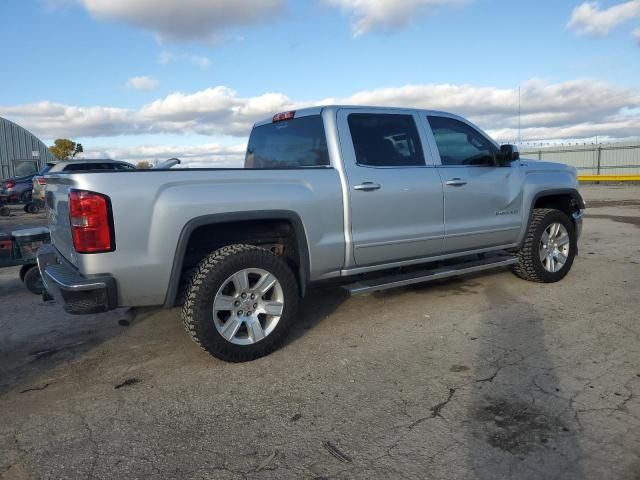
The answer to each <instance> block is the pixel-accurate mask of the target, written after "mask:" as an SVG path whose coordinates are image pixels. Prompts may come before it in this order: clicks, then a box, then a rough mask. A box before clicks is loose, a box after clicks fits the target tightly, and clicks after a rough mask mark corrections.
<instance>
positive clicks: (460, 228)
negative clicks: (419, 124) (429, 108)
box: [428, 115, 524, 253]
mask: <svg viewBox="0 0 640 480" xmlns="http://www.w3.org/2000/svg"><path fill="white" fill-rule="evenodd" d="M428 123H429V125H430V127H431V131H432V132H433V137H434V140H435V144H436V146H437V149H438V153H439V156H440V165H439V166H438V167H437V169H438V170H439V172H440V175H441V177H442V181H443V184H444V205H445V207H444V212H445V213H444V216H445V240H444V250H445V252H447V253H451V252H457V251H464V250H473V249H481V248H489V247H496V246H503V245H509V244H512V243H514V242H516V241H517V238H518V235H519V233H520V227H521V226H522V219H523V214H522V202H523V196H522V194H523V188H522V187H523V183H524V174H523V169H521V168H520V167H519V165H518V164H517V163H516V164H509V165H506V166H497V165H496V163H495V153H496V152H497V150H498V148H497V146H496V145H495V144H494V143H493V142H491V141H490V140H489V139H488V138H487V137H486V136H485V135H483V134H482V133H481V132H480V131H478V130H477V129H475V128H474V127H473V126H472V125H470V124H468V123H466V122H462V121H460V120H458V119H456V118H452V117H447V116H435V115H433V116H432V115H430V116H429V117H428Z"/></svg>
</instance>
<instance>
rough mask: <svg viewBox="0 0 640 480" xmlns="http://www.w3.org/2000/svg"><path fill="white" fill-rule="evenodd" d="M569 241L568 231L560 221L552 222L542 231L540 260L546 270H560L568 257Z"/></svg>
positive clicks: (551, 271) (552, 271)
mask: <svg viewBox="0 0 640 480" xmlns="http://www.w3.org/2000/svg"><path fill="white" fill-rule="evenodd" d="M570 249H571V241H570V238H569V232H567V229H566V228H565V226H564V225H562V224H561V223H557V222H556V223H552V224H551V225H549V226H548V227H547V228H545V229H544V232H542V237H541V238H540V261H541V262H542V266H543V267H544V269H545V270H546V271H547V272H550V273H555V272H558V271H560V270H562V267H564V265H565V264H566V263H567V259H568V258H569V250H570Z"/></svg>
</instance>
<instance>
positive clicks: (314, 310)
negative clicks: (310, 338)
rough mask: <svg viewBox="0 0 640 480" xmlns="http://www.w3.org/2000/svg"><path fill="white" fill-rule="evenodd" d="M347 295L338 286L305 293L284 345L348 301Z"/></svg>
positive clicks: (320, 287) (319, 288)
mask: <svg viewBox="0 0 640 480" xmlns="http://www.w3.org/2000/svg"><path fill="white" fill-rule="evenodd" d="M349 298H350V297H349V294H348V293H347V292H346V291H344V290H342V289H341V288H340V287H338V286H335V285H333V286H319V287H314V288H311V289H309V290H308V291H307V294H306V295H305V298H304V299H303V300H302V302H301V303H300V306H299V309H298V321H297V322H296V323H295V326H294V327H293V328H292V329H291V332H290V333H289V335H288V336H287V339H286V340H285V345H289V344H290V343H292V342H294V341H296V340H297V339H299V338H300V337H303V336H304V335H305V333H306V332H307V331H309V330H311V329H313V328H314V327H315V326H316V325H318V324H319V323H320V322H322V321H323V320H324V319H326V318H327V317H328V316H329V315H331V314H332V313H333V312H335V311H336V310H337V309H338V307H340V305H341V304H342V303H344V302H345V301H347V300H348V299H349Z"/></svg>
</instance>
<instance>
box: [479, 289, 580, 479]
mask: <svg viewBox="0 0 640 480" xmlns="http://www.w3.org/2000/svg"><path fill="white" fill-rule="evenodd" d="M541 288H544V287H541ZM485 294H486V295H487V296H488V298H489V303H490V304H492V305H496V308H497V309H499V310H500V311H499V312H496V311H495V309H491V310H490V311H488V312H487V313H486V314H485V315H484V316H483V317H482V319H481V326H480V329H479V331H478V341H479V342H480V344H479V347H480V348H479V350H478V351H477V353H476V359H477V361H476V368H475V370H476V372H475V378H476V380H475V381H474V382H473V383H472V384H471V385H470V387H471V392H470V399H469V404H468V409H467V418H468V429H469V433H470V434H471V439H472V440H471V442H472V445H471V448H468V450H467V451H468V457H469V458H468V463H469V465H470V467H471V469H472V470H473V471H475V472H476V473H477V475H478V478H483V479H484V478H486V479H489V478H498V477H499V478H549V476H552V477H553V478H563V479H567V478H576V479H581V478H584V475H583V472H582V471H581V468H580V465H579V463H578V460H579V459H580V456H581V452H580V447H579V445H578V439H577V435H576V433H577V432H576V430H577V429H578V427H579V425H577V423H576V420H575V418H574V416H573V414H572V411H571V409H570V407H571V405H570V400H569V394H568V393H567V392H565V391H564V389H563V385H561V382H560V380H559V378H558V376H557V374H556V372H557V369H558V365H557V364H556V363H555V362H554V361H553V359H552V358H551V357H550V356H549V350H548V348H549V347H548V345H547V344H546V343H547V342H546V341H545V338H548V339H551V338H552V337H551V336H547V333H546V332H545V327H544V323H545V322H544V320H545V319H544V318H543V317H542V316H540V314H539V313H538V312H537V311H536V309H535V308H534V307H533V306H532V305H531V304H529V303H528V302H526V301H524V300H522V299H521V298H517V297H515V296H513V295H511V294H510V293H509V292H508V291H507V290H505V289H504V288H502V287H500V286H498V285H492V286H491V288H487V289H486V292H485ZM496 313H497V314H496ZM487 447H489V448H487ZM496 466H499V469H500V470H501V471H500V472H496Z"/></svg>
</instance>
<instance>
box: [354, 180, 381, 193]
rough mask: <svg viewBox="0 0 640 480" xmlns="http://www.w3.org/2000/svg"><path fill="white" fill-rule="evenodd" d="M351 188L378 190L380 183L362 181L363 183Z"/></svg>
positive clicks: (364, 190)
mask: <svg viewBox="0 0 640 480" xmlns="http://www.w3.org/2000/svg"><path fill="white" fill-rule="evenodd" d="M353 189H354V190H362V191H363V192H370V191H371V190H380V184H379V183H373V182H364V183H361V184H360V185H356V186H354V187H353Z"/></svg>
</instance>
